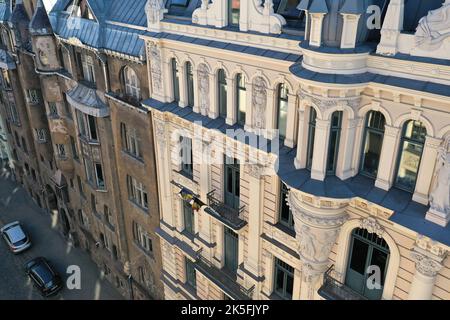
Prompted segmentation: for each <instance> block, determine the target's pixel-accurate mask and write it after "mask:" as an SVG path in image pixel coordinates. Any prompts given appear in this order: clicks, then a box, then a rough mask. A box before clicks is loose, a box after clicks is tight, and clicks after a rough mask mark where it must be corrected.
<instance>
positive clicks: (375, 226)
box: [359, 217, 384, 238]
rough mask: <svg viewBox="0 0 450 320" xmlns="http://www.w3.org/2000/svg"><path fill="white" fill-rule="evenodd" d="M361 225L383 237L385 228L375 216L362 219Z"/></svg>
mask: <svg viewBox="0 0 450 320" xmlns="http://www.w3.org/2000/svg"><path fill="white" fill-rule="evenodd" d="M359 227H360V228H361V229H366V230H367V231H368V232H369V233H375V234H376V235H377V236H379V237H380V238H382V237H383V234H384V228H383V227H382V226H381V225H380V224H379V223H378V221H377V219H375V218H374V217H368V218H365V219H363V220H361V222H360V225H359Z"/></svg>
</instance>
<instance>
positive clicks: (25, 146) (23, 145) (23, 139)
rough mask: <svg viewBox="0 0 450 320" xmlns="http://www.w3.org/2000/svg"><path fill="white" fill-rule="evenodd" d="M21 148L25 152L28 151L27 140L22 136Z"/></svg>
mask: <svg viewBox="0 0 450 320" xmlns="http://www.w3.org/2000/svg"><path fill="white" fill-rule="evenodd" d="M22 148H23V151H24V152H25V153H28V147H27V142H26V141H25V138H24V137H22Z"/></svg>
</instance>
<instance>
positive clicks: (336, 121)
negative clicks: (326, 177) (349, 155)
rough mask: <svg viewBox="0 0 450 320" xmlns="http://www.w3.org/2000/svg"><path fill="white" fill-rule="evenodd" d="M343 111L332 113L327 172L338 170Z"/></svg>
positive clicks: (331, 172) (332, 172)
mask: <svg viewBox="0 0 450 320" xmlns="http://www.w3.org/2000/svg"><path fill="white" fill-rule="evenodd" d="M341 126H342V111H335V112H333V114H332V115H331V130H330V140H329V142H328V156H327V174H334V173H335V172H336V164H337V158H338V153H339V141H340V139H341Z"/></svg>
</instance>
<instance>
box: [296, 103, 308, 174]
mask: <svg viewBox="0 0 450 320" xmlns="http://www.w3.org/2000/svg"><path fill="white" fill-rule="evenodd" d="M306 127H307V124H305V110H302V109H301V108H300V109H298V136H297V155H296V157H295V160H294V165H295V168H296V169H302V168H305V167H306V148H307V147H308V141H307V139H308V138H307V137H306V138H305V132H307V130H306Z"/></svg>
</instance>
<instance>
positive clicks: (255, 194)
mask: <svg viewBox="0 0 450 320" xmlns="http://www.w3.org/2000/svg"><path fill="white" fill-rule="evenodd" d="M247 167H248V179H249V190H251V195H252V196H251V197H250V199H249V206H248V243H247V245H248V256H247V261H246V263H245V268H246V269H247V270H248V271H250V272H251V273H252V274H253V275H254V276H255V277H259V276H260V275H261V260H260V253H261V237H260V236H261V233H262V226H263V214H262V213H263V211H264V205H263V204H264V201H263V200H264V179H263V171H264V167H263V166H261V165H258V164H250V165H248V166H247Z"/></svg>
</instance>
